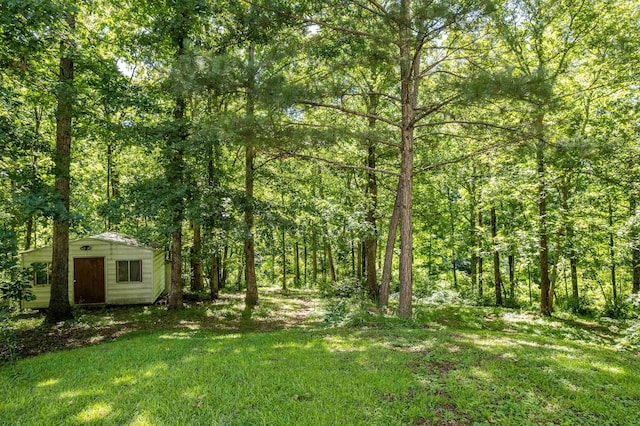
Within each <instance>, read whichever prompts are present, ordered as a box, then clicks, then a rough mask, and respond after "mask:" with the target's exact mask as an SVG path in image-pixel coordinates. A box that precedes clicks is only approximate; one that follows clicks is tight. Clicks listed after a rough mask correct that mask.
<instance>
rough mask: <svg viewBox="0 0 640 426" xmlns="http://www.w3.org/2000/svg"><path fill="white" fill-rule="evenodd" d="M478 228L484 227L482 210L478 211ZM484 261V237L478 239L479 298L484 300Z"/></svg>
mask: <svg viewBox="0 0 640 426" xmlns="http://www.w3.org/2000/svg"><path fill="white" fill-rule="evenodd" d="M478 226H480V227H482V210H478ZM483 266H484V265H483V259H482V237H479V238H478V296H479V297H480V298H482V296H484V295H483V293H484V286H483V284H484V275H483V273H484V271H483Z"/></svg>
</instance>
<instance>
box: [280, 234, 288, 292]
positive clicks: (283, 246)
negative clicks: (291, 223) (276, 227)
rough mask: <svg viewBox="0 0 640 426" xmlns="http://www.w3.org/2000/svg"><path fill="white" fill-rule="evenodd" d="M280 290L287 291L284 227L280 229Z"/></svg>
mask: <svg viewBox="0 0 640 426" xmlns="http://www.w3.org/2000/svg"><path fill="white" fill-rule="evenodd" d="M281 237H282V290H283V291H286V290H287V246H286V245H285V233H284V227H282V235H281Z"/></svg>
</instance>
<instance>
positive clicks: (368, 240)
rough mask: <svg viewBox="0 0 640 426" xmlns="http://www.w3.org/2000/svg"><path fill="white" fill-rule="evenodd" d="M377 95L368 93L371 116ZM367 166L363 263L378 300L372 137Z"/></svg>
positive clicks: (369, 290) (373, 122) (372, 293)
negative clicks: (367, 196) (365, 229)
mask: <svg viewBox="0 0 640 426" xmlns="http://www.w3.org/2000/svg"><path fill="white" fill-rule="evenodd" d="M378 96H379V95H375V94H370V95H369V105H368V112H369V114H371V115H372V116H373V115H375V114H376V113H377V107H378ZM375 127H376V120H375V119H373V118H370V119H369V130H370V131H371V132H373V131H374V130H375ZM367 145H368V146H367V167H368V168H369V170H370V171H369V173H368V176H367V177H368V179H367V192H368V194H369V200H368V205H367V223H368V224H369V228H370V229H369V232H368V233H367V236H366V237H365V239H364V263H365V269H366V278H367V293H368V294H369V297H370V298H371V299H373V300H376V301H377V300H378V298H379V296H380V295H379V291H380V289H379V288H378V276H377V274H378V272H377V270H376V257H377V256H376V252H377V250H378V229H377V226H376V209H377V205H378V181H377V180H376V174H375V173H374V172H373V170H375V168H376V160H377V158H376V145H375V142H374V141H373V140H372V139H369V140H368V141H367Z"/></svg>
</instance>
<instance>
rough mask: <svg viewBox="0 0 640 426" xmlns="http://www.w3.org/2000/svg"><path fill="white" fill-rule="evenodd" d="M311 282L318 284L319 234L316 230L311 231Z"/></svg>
mask: <svg viewBox="0 0 640 426" xmlns="http://www.w3.org/2000/svg"><path fill="white" fill-rule="evenodd" d="M311 280H312V281H313V284H314V285H315V284H317V283H318V234H317V233H316V230H315V228H314V229H312V230H311Z"/></svg>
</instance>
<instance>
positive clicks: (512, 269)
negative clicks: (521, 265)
mask: <svg viewBox="0 0 640 426" xmlns="http://www.w3.org/2000/svg"><path fill="white" fill-rule="evenodd" d="M508 261H509V300H511V302H512V303H514V302H515V301H516V258H515V256H514V255H513V253H510V254H509V257H508Z"/></svg>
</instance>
